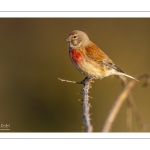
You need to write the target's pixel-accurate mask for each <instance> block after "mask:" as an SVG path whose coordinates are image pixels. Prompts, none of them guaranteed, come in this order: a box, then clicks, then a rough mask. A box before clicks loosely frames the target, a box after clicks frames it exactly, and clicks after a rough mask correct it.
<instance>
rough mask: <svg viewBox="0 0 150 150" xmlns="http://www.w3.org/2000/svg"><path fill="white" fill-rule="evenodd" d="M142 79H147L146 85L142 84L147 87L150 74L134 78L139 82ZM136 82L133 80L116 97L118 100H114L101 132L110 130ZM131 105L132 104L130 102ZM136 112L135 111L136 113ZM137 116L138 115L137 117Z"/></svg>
mask: <svg viewBox="0 0 150 150" xmlns="http://www.w3.org/2000/svg"><path fill="white" fill-rule="evenodd" d="M142 78H147V81H146V83H144V85H147V84H148V83H149V82H150V74H140V75H138V76H136V79H138V80H140V79H142ZM136 83H137V82H136V81H135V80H131V81H130V82H129V83H128V84H127V85H126V86H125V88H124V89H123V91H122V92H121V94H120V95H119V96H118V98H117V99H116V101H115V103H114V105H113V107H112V109H111V110H110V112H109V115H108V117H107V119H106V121H105V124H104V127H103V129H102V131H103V132H110V131H111V128H112V124H113V122H114V120H115V118H116V116H117V114H118V112H119V110H120V108H121V106H122V104H123V102H124V101H125V99H126V98H127V97H128V96H129V93H130V91H131V89H132V88H133V87H134V85H135V84H136ZM130 103H131V102H130ZM132 103H133V102H132ZM136 112H137V111H136ZM138 116H139V115H138Z"/></svg>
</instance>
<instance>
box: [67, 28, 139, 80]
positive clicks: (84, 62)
mask: <svg viewBox="0 0 150 150" xmlns="http://www.w3.org/2000/svg"><path fill="white" fill-rule="evenodd" d="M65 40H66V41H67V42H68V44H69V55H70V59H71V61H72V63H73V65H74V66H75V68H76V69H77V70H78V71H79V72H80V73H82V74H83V75H85V76H86V77H89V78H95V79H102V78H104V77H108V76H110V75H118V76H126V77H129V78H131V79H134V80H136V81H137V79H135V78H134V77H132V76H130V75H128V74H126V73H124V72H123V71H122V70H121V69H120V68H118V67H117V66H116V65H115V64H114V63H113V61H112V60H111V59H110V58H109V57H108V56H107V55H106V54H105V53H104V52H103V51H102V50H101V49H100V48H99V47H98V46H97V45H95V44H94V43H93V42H92V41H90V39H89V37H88V36H87V34H86V33H85V32H83V31H79V30H73V31H72V32H71V33H70V34H69V36H68V37H67V38H66V39H65Z"/></svg>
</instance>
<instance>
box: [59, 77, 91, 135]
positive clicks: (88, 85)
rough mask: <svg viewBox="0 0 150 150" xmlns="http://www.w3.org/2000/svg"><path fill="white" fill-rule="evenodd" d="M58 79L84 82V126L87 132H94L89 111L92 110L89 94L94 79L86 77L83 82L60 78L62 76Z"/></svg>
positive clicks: (82, 92)
mask: <svg viewBox="0 0 150 150" xmlns="http://www.w3.org/2000/svg"><path fill="white" fill-rule="evenodd" d="M58 80H60V81H62V82H69V83H75V84H83V85H84V87H83V89H82V91H81V94H83V100H82V104H83V122H84V128H85V131H86V132H92V130H93V127H92V125H91V122H90V114H89V112H90V103H89V98H90V96H89V95H88V94H89V89H90V88H91V87H92V86H91V83H92V82H93V81H92V79H90V78H88V77H86V78H85V79H84V80H82V81H81V82H76V81H69V80H64V79H60V78H58Z"/></svg>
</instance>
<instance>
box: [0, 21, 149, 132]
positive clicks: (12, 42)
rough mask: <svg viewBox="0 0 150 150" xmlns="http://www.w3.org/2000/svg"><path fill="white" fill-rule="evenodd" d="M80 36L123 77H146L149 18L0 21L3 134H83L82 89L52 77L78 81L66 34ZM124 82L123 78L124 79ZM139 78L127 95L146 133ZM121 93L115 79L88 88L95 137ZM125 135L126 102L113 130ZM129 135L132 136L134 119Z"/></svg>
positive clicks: (145, 94)
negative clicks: (7, 127) (76, 32)
mask: <svg viewBox="0 0 150 150" xmlns="http://www.w3.org/2000/svg"><path fill="white" fill-rule="evenodd" d="M74 29H78V30H82V31H84V32H86V33H87V34H88V36H89V37H90V39H91V41H93V42H94V43H95V44H96V45H98V46H99V47H100V48H101V49H102V50H103V51H104V52H105V53H106V54H107V55H108V56H109V57H110V58H111V59H112V60H113V61H114V63H115V64H116V65H117V66H118V67H120V68H121V69H122V70H124V71H125V72H126V73H128V74H130V75H132V76H135V75H137V74H140V73H145V72H147V73H150V19H149V18H136V19H135V18H130V19H129V18H1V19H0V124H10V130H9V132H83V129H82V126H83V122H82V105H81V102H78V99H80V98H82V96H81V95H78V94H77V93H78V92H80V91H81V89H82V85H76V84H70V83H61V82H60V81H58V79H57V77H60V78H63V79H68V80H75V81H81V80H82V79H83V78H84V76H82V75H81V74H80V73H79V72H78V71H77V70H76V69H75V68H74V67H73V65H72V63H71V61H70V58H69V54H68V44H67V42H66V41H65V40H64V39H65V37H67V36H68V34H69V32H70V31H72V30H74ZM128 80H129V79H128ZM144 81H145V80H144V79H142V80H141V81H140V82H139V83H137V85H136V86H135V88H134V89H133V90H132V94H133V97H134V100H135V102H136V105H137V106H138V109H139V111H140V113H141V116H142V119H143V121H144V123H145V125H146V126H147V127H148V128H147V130H146V131H147V132H149V131H150V127H149V126H150V112H149V111H150V109H149V108H150V86H148V87H146V88H142V87H141V85H142V83H143V82H144ZM121 91H122V87H121V85H120V82H118V80H117V78H114V77H108V78H104V79H103V80H97V81H96V82H95V83H94V84H93V88H92V89H90V96H92V97H93V99H90V103H91V104H92V108H91V110H90V112H91V114H92V116H91V118H92V124H93V127H94V132H101V131H102V128H103V125H104V122H105V119H106V117H107V115H108V113H109V110H110V109H111V107H112V105H113V103H114V101H115V99H116V98H117V96H118V95H119V93H120V92H121ZM112 131H113V132H126V103H124V104H123V106H122V107H121V110H120V112H119V114H118V116H117V119H116V121H115V123H114V125H113V129H112ZM133 131H134V132H138V131H139V130H138V127H137V124H136V120H135V116H133ZM5 132H6V131H5Z"/></svg>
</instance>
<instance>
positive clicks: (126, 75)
mask: <svg viewBox="0 0 150 150" xmlns="http://www.w3.org/2000/svg"><path fill="white" fill-rule="evenodd" d="M118 75H120V76H125V77H128V78H130V79H133V80H136V81H138V82H139V80H137V79H136V78H134V77H132V76H130V75H128V74H126V73H122V72H119V73H118Z"/></svg>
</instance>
